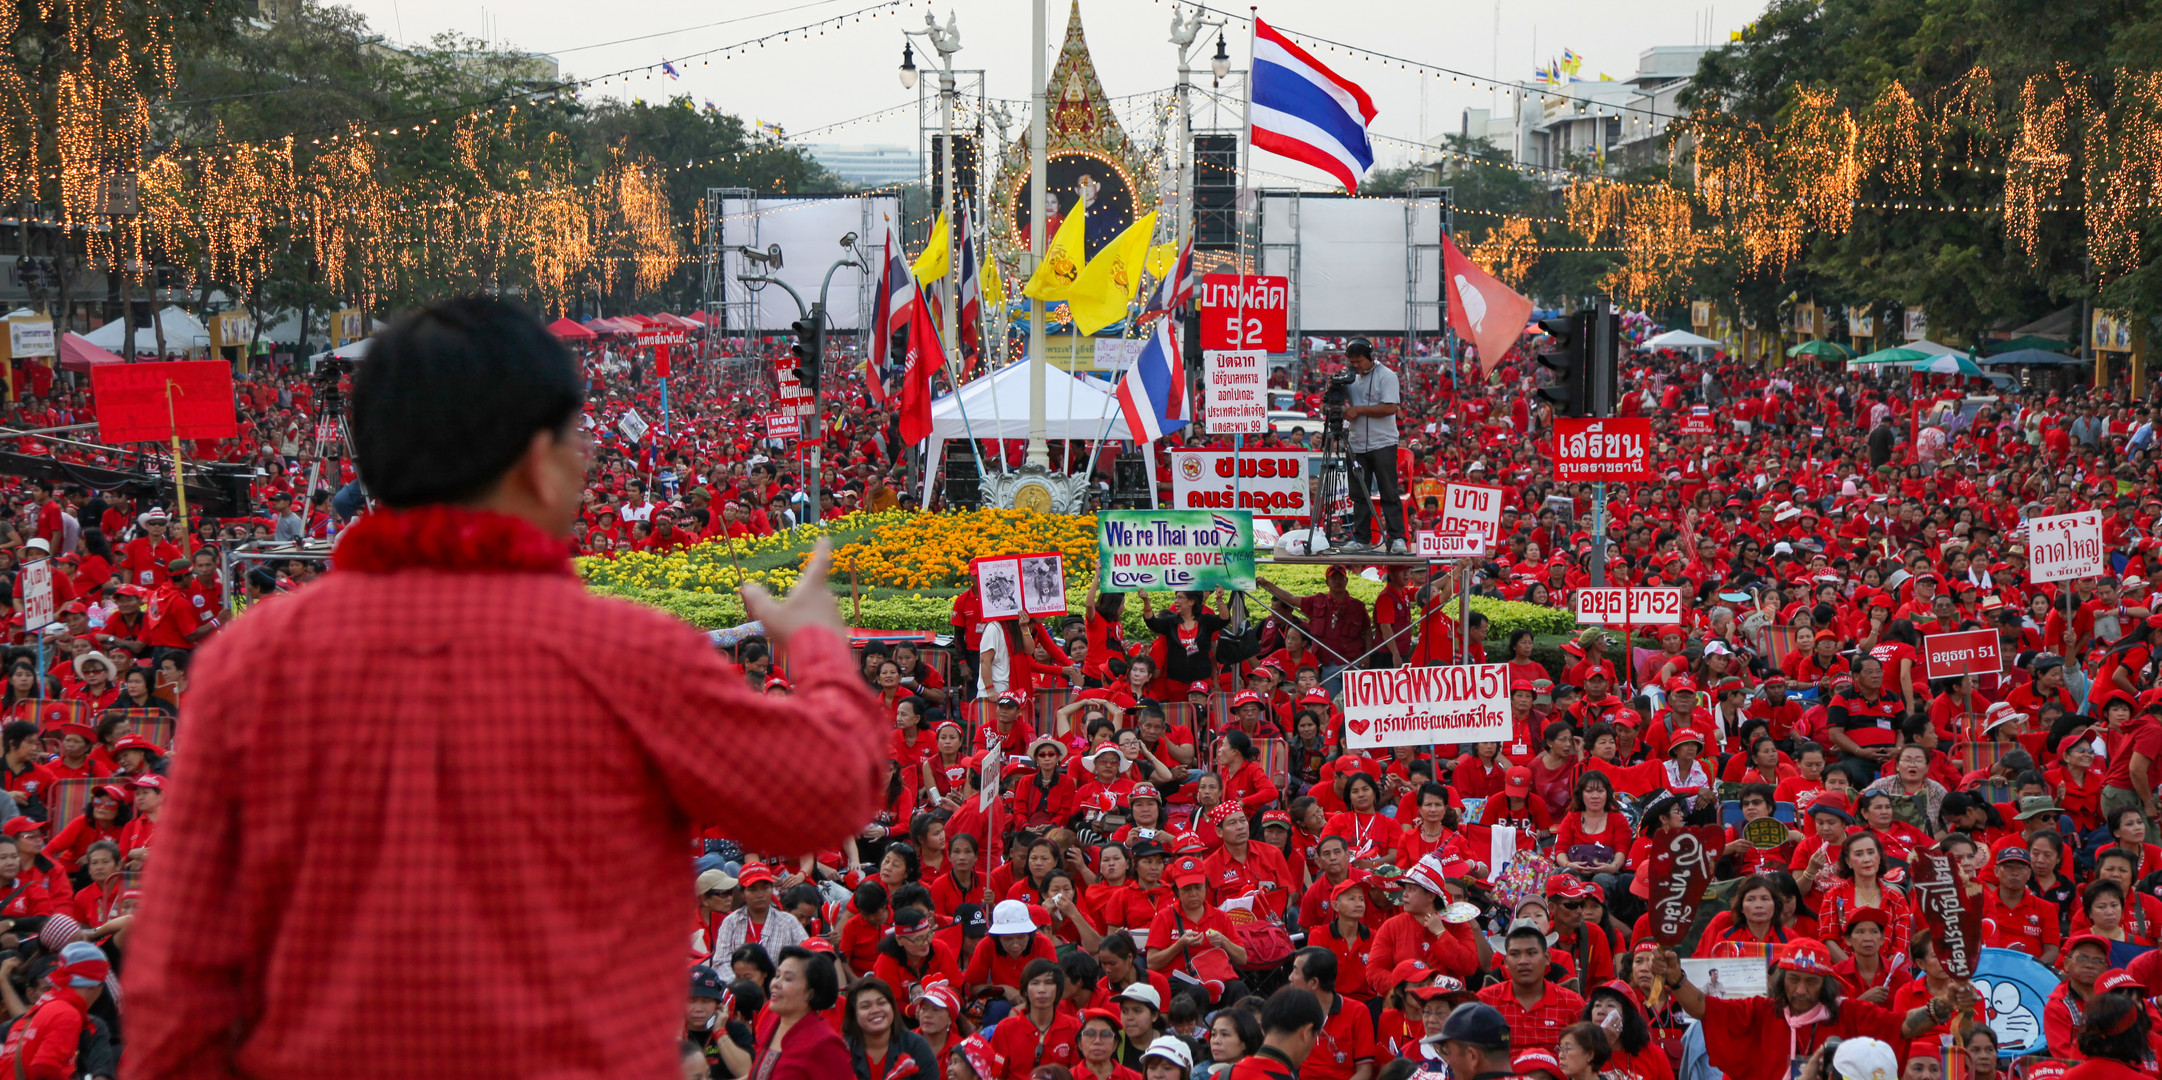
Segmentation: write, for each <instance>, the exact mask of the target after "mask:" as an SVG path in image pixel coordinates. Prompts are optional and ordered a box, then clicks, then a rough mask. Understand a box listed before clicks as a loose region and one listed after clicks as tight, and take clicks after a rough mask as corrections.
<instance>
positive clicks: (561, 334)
mask: <svg viewBox="0 0 2162 1080" xmlns="http://www.w3.org/2000/svg"><path fill="white" fill-rule="evenodd" d="M548 332H549V333H551V334H554V335H555V336H556V337H558V338H561V339H562V340H564V341H592V340H593V339H595V338H597V337H599V336H600V335H599V334H596V333H594V332H593V331H591V330H588V329H586V328H585V327H583V326H580V325H578V324H577V323H575V322H572V321H571V320H569V319H557V320H556V321H554V322H552V323H549V324H548Z"/></svg>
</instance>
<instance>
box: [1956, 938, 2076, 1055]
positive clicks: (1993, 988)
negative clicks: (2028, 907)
mask: <svg viewBox="0 0 2162 1080" xmlns="http://www.w3.org/2000/svg"><path fill="white" fill-rule="evenodd" d="M2057 982H2058V980H2057V973H2056V972H2054V971H2051V970H2050V969H2048V968H2046V967H2043V966H2042V965H2041V963H2039V962H2038V961H2036V960H2035V959H2034V958H2033V957H2031V956H2028V955H2027V954H2026V953H2023V952H2018V951H2016V950H2013V949H1983V950H1982V960H1981V962H1980V963H1978V964H1976V965H1975V966H1974V992H1975V993H1976V994H1979V995H1981V998H1982V1004H1983V1005H1984V1006H1985V1007H1987V1008H1988V1009H1989V1013H1988V1016H1989V1027H1990V1030H1992V1031H1995V1032H1996V1033H1997V1049H1998V1052H1999V1053H2002V1054H2004V1055H2005V1056H2006V1057H2018V1056H2019V1055H2021V1054H2034V1053H2040V1052H2042V1051H2043V1050H2046V1049H2048V1040H2047V1039H2046V1038H2045V1037H2044V1036H2043V1034H2042V1007H2043V1006H2045V1005H2047V1004H2048V1003H2049V996H2050V995H2051V994H2053V993H2055V992H2056V990H2057Z"/></svg>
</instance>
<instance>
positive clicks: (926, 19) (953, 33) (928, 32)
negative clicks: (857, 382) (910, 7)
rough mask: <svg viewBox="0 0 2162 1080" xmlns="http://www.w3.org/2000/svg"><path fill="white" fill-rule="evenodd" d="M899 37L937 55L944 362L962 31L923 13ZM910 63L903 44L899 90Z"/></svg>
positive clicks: (950, 321)
mask: <svg viewBox="0 0 2162 1080" xmlns="http://www.w3.org/2000/svg"><path fill="white" fill-rule="evenodd" d="M902 33H903V34H905V35H908V36H909V37H920V38H923V39H925V40H926V41H929V42H930V43H931V47H932V48H933V49H935V50H937V51H938V64H939V67H938V122H939V130H940V135H941V140H942V147H941V150H940V152H939V178H940V182H939V186H940V188H941V190H940V192H939V197H938V212H939V214H940V216H942V217H944V218H945V219H946V244H947V252H948V258H947V259H946V272H945V273H944V274H943V275H941V276H940V277H939V281H938V300H939V310H940V311H941V312H942V313H943V314H944V316H945V317H944V318H943V319H941V320H940V325H939V335H938V341H939V347H940V348H941V349H943V350H944V351H945V353H946V356H947V358H948V359H949V360H950V359H952V357H953V355H954V336H955V325H956V324H957V323H959V322H960V312H959V310H958V309H957V308H955V306H954V294H953V290H954V285H953V279H954V275H955V274H956V273H958V272H959V270H960V268H961V267H960V263H961V260H959V259H957V258H954V257H952V251H953V242H954V240H955V229H954V218H953V99H954V84H953V54H955V53H957V52H960V51H961V31H960V30H959V28H958V27H956V25H955V23H954V15H953V12H952V10H950V9H949V10H948V11H947V12H946V25H945V26H944V27H941V26H939V25H938V17H937V16H935V15H933V14H931V13H930V12H928V11H926V12H924V13H923V29H921V30H903V31H902ZM913 61H914V54H913V51H912V50H911V49H910V47H909V45H908V44H907V43H905V42H904V43H903V44H902V46H901V86H902V87H903V88H904V89H914V87H915V85H916V67H915V64H914V62H913ZM960 389H961V388H960V386H959V385H956V386H955V387H954V391H955V392H956V393H958V392H959V391H960Z"/></svg>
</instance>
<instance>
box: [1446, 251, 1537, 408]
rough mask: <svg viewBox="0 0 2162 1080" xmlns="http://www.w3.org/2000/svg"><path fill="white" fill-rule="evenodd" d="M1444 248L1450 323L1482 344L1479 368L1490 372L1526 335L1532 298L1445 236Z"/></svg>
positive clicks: (1485, 372) (1459, 334)
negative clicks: (1477, 261) (1467, 256)
mask: <svg viewBox="0 0 2162 1080" xmlns="http://www.w3.org/2000/svg"><path fill="white" fill-rule="evenodd" d="M1441 251H1442V258H1443V260H1444V266H1445V269H1446V271H1447V273H1448V275H1449V326H1450V327H1451V328H1452V329H1454V330H1455V331H1456V333H1457V336H1458V337H1462V338H1468V339H1470V341H1471V343H1472V344H1474V345H1477V346H1478V347H1479V370H1480V372H1481V373H1483V374H1489V375H1491V374H1493V372H1494V365H1496V364H1499V363H1501V358H1502V354H1504V353H1506V352H1508V351H1509V347H1510V346H1512V345H1515V344H1516V339H1517V338H1520V337H1522V336H1524V320H1525V319H1528V318H1530V317H1531V301H1529V300H1526V299H1524V298H1523V297H1521V296H1518V295H1517V294H1516V290H1514V289H1511V288H1510V287H1508V286H1507V285H1504V284H1502V283H1501V282H1499V281H1496V280H1495V279H1494V275H1492V274H1489V273H1487V272H1486V271H1484V270H1481V269H1479V265H1478V264H1477V263H1474V262H1472V261H1471V260H1470V259H1467V258H1465V257H1464V253H1463V252H1461V251H1458V250H1456V244H1454V243H1453V242H1451V241H1450V239H1449V238H1448V237H1446V236H1444V237H1442V238H1441Z"/></svg>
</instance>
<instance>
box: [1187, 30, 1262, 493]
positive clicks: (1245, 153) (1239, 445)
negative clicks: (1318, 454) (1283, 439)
mask: <svg viewBox="0 0 2162 1080" xmlns="http://www.w3.org/2000/svg"><path fill="white" fill-rule="evenodd" d="M1246 12H1247V16H1248V21H1247V24H1246V79H1245V82H1246V99H1245V101H1244V103H1242V104H1241V105H1240V107H1239V197H1240V198H1241V200H1242V201H1244V202H1247V203H1248V204H1249V205H1251V206H1252V208H1253V211H1254V216H1255V217H1256V218H1258V217H1260V216H1261V200H1260V199H1259V198H1258V197H1256V196H1255V195H1254V192H1253V183H1254V173H1253V160H1254V41H1255V39H1256V38H1258V37H1259V36H1260V34H1259V33H1258V32H1257V28H1258V27H1259V26H1260V25H1261V8H1260V7H1259V6H1256V5H1248V6H1247V8H1246ZM1238 222H1239V276H1238V282H1239V309H1238V311H1239V314H1238V320H1239V321H1238V322H1236V323H1234V324H1232V327H1233V331H1234V332H1233V334H1232V337H1231V343H1232V345H1234V346H1236V347H1237V348H1238V350H1239V351H1240V352H1245V351H1246V292H1247V289H1248V288H1249V285H1248V282H1249V281H1251V280H1252V279H1251V278H1250V277H1249V276H1248V271H1247V267H1246V227H1247V222H1246V209H1245V208H1244V207H1240V208H1239V209H1238ZM1255 261H1256V262H1257V263H1258V262H1259V258H1258V253H1257V257H1256V260H1255ZM1260 270H1261V268H1260V266H1258V265H1257V266H1255V267H1254V268H1253V273H1254V274H1255V275H1256V276H1258V275H1259V273H1260ZM1208 370H1209V368H1208V364H1207V363H1206V362H1205V361H1204V362H1203V363H1202V365H1201V372H1202V380H1203V382H1204V384H1206V382H1207V379H1208ZM1268 399H1269V358H1268V354H1266V353H1263V354H1262V357H1261V400H1262V401H1263V402H1264V404H1265V403H1266V402H1267V401H1268ZM1262 416H1263V417H1264V418H1265V417H1267V416H1268V410H1267V408H1265V407H1264V408H1263V410H1262ZM1245 451H1246V433H1245V432H1240V433H1238V434H1236V435H1233V436H1232V437H1231V505H1232V506H1233V507H1234V508H1236V507H1237V506H1238V505H1239V496H1240V494H1241V490H1240V489H1241V488H1242V487H1243V486H1244V484H1243V483H1242V481H1243V476H1242V475H1241V472H1242V471H1241V470H1240V468H1239V458H1240V457H1241V456H1243V455H1244V453H1245Z"/></svg>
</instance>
